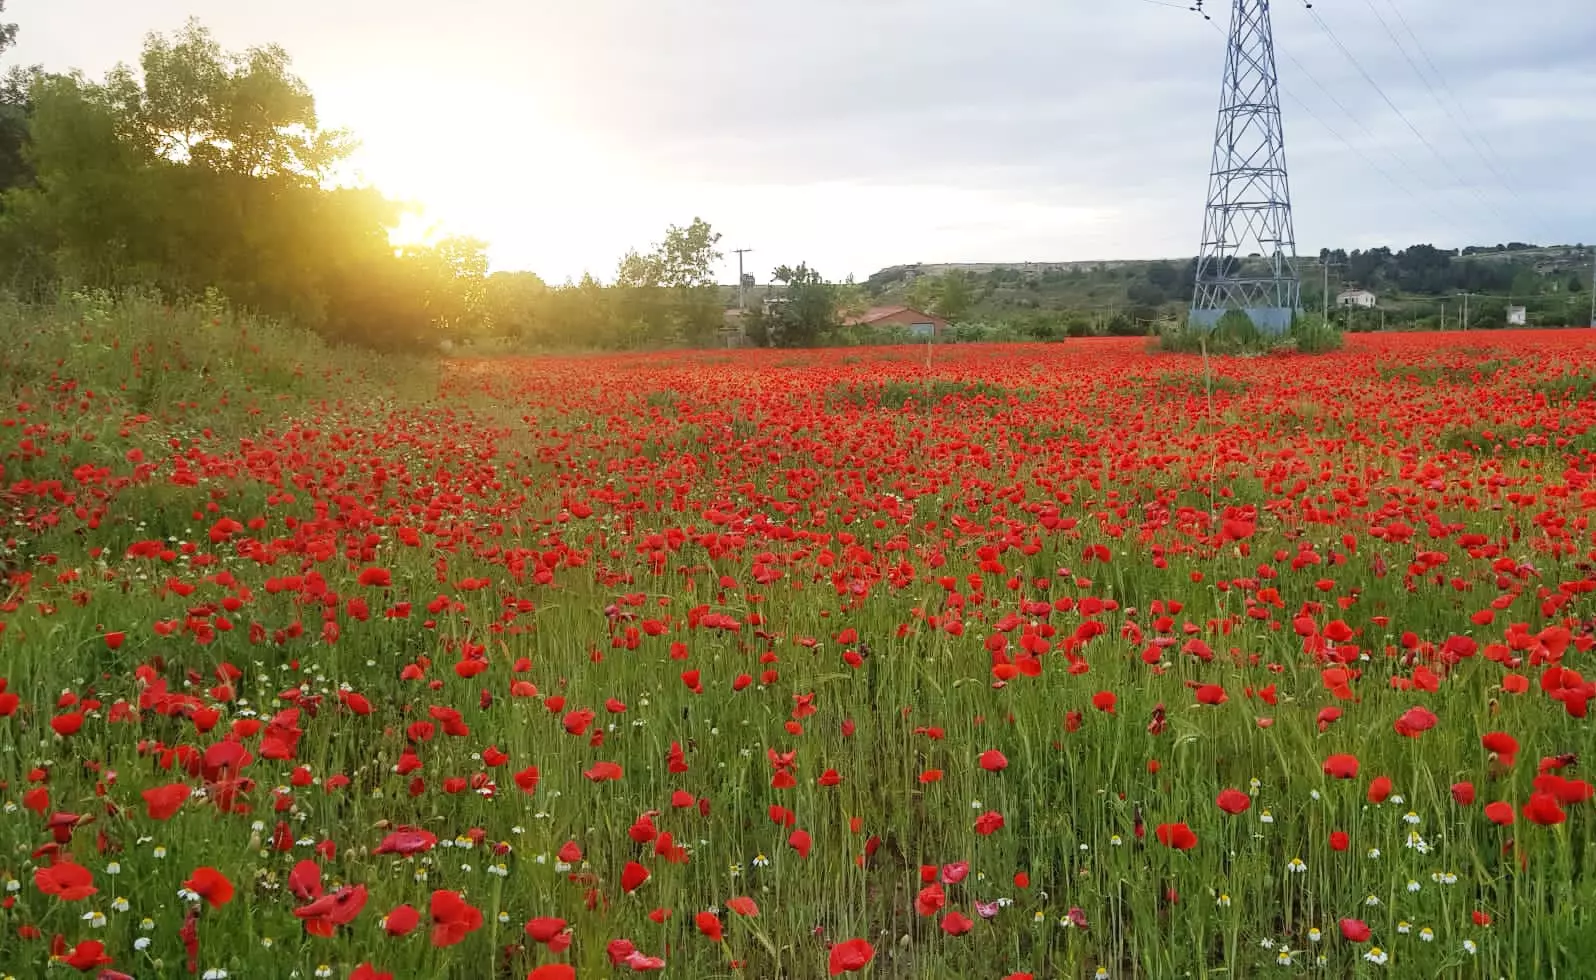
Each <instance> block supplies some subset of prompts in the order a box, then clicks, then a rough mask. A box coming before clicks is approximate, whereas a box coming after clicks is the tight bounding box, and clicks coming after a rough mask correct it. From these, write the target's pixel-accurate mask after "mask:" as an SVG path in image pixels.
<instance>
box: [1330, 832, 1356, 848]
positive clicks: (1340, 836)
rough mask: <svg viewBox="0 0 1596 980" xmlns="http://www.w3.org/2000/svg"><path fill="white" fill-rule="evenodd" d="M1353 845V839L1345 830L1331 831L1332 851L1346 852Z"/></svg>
mask: <svg viewBox="0 0 1596 980" xmlns="http://www.w3.org/2000/svg"><path fill="white" fill-rule="evenodd" d="M1351 845H1352V838H1350V837H1348V836H1347V832H1346V831H1344V830H1332V831H1330V850H1332V851H1344V850H1346V849H1347V848H1348V847H1350V846H1351Z"/></svg>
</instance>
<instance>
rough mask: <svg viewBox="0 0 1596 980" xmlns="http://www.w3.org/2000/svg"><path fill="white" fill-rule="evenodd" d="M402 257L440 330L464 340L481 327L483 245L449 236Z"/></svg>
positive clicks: (484, 278)
mask: <svg viewBox="0 0 1596 980" xmlns="http://www.w3.org/2000/svg"><path fill="white" fill-rule="evenodd" d="M403 258H404V259H405V261H406V262H407V263H408V264H409V265H410V267H411V269H412V270H413V271H414V274H415V276H416V278H417V280H418V281H419V282H420V283H422V290H421V295H422V305H423V306H424V308H425V309H426V311H427V316H428V318H429V319H430V320H431V321H432V322H433V323H434V324H435V325H437V327H438V328H439V329H440V330H442V331H446V332H447V333H448V334H450V335H452V336H455V337H459V338H466V337H469V335H470V334H471V333H473V332H475V331H477V330H479V329H480V328H481V327H483V326H484V325H485V323H486V321H487V307H486V302H485V300H486V282H487V274H488V256H487V243H486V242H483V241H480V240H478V239H475V238H466V237H460V236H451V237H448V238H445V239H443V240H441V241H439V242H438V243H437V244H436V245H431V246H425V247H416V248H409V249H405V250H404V251H403Z"/></svg>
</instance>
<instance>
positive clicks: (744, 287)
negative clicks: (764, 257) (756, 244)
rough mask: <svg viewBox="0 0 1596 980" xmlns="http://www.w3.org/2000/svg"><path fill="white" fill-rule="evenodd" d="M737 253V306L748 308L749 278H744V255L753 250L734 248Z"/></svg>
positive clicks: (743, 308)
mask: <svg viewBox="0 0 1596 980" xmlns="http://www.w3.org/2000/svg"><path fill="white" fill-rule="evenodd" d="M732 251H733V252H736V253H737V308H738V309H739V310H746V309H748V280H747V279H744V278H743V256H744V255H747V254H748V253H749V252H752V251H753V249H751V248H734V249H732Z"/></svg>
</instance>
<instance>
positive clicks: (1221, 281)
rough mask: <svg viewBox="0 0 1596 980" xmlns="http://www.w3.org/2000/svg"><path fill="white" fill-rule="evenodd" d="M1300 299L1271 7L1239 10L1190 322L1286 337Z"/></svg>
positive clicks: (1263, 1) (1240, 1)
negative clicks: (1234, 316)
mask: <svg viewBox="0 0 1596 980" xmlns="http://www.w3.org/2000/svg"><path fill="white" fill-rule="evenodd" d="M1301 296H1302V285H1301V283H1300V281H1299V280H1298V277H1297V240H1296V234H1295V232H1294V231H1293V229H1292V223H1291V186H1290V182H1289V181H1288V180H1287V178H1286V137H1285V132H1284V130H1283V129H1282V127H1281V122H1280V82H1279V79H1278V77H1277V75H1276V72H1275V42H1274V32H1273V29H1272V28H1271V26H1270V21H1269V0H1234V3H1233V5H1232V7H1231V14H1230V44H1229V46H1228V51H1227V53H1226V55H1225V77H1224V84H1223V86H1222V88H1221V89H1220V96H1219V123H1218V125H1217V126H1216V128H1215V131H1214V156H1213V166H1212V167H1211V169H1210V170H1209V178H1208V208H1207V214H1206V217H1205V219H1204V221H1203V240H1202V249H1201V251H1200V253H1199V254H1198V257H1197V282H1196V288H1195V291H1194V292H1193V293H1192V304H1191V317H1190V319H1191V322H1192V324H1194V325H1196V326H1202V327H1212V326H1213V325H1214V324H1215V323H1217V322H1218V321H1219V318H1220V317H1221V316H1223V315H1224V314H1225V312H1226V311H1227V310H1242V311H1243V312H1245V313H1247V315H1248V316H1250V317H1251V318H1252V321H1253V323H1255V324H1257V326H1258V328H1259V329H1260V330H1263V331H1266V332H1271V333H1280V332H1284V331H1285V330H1286V329H1288V328H1289V327H1290V325H1291V319H1292V317H1293V316H1294V315H1295V313H1296V311H1297V308H1298V306H1299V305H1300V301H1301Z"/></svg>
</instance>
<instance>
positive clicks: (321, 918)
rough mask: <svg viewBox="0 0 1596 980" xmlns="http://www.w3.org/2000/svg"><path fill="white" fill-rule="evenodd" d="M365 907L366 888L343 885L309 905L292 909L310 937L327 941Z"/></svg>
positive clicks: (363, 886)
mask: <svg viewBox="0 0 1596 980" xmlns="http://www.w3.org/2000/svg"><path fill="white" fill-rule="evenodd" d="M365 907H366V886H365V885H345V886H344V887H342V888H340V889H338V890H337V891H335V892H332V893H331V894H328V895H323V896H322V897H320V898H318V899H316V900H315V901H314V902H311V903H310V904H309V905H304V906H301V907H300V908H297V909H294V916H295V917H296V918H298V919H299V920H300V921H302V922H304V923H305V931H306V932H308V933H310V934H311V935H312V936H320V937H322V938H324V939H329V938H331V937H332V936H333V935H335V934H336V933H337V932H338V927H339V926H346V925H348V924H349V923H351V922H353V921H355V918H356V916H358V915H360V910H361V909H363V908H365Z"/></svg>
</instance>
